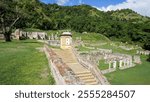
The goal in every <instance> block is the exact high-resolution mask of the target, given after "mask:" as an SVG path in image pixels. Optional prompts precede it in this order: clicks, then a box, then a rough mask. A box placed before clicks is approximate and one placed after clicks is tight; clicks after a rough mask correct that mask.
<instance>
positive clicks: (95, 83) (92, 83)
mask: <svg viewBox="0 0 150 102" xmlns="http://www.w3.org/2000/svg"><path fill="white" fill-rule="evenodd" d="M85 85H98V82H97V81H95V82H90V83H85Z"/></svg>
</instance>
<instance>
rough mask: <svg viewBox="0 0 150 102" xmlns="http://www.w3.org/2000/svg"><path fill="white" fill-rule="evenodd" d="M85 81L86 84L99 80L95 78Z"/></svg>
mask: <svg viewBox="0 0 150 102" xmlns="http://www.w3.org/2000/svg"><path fill="white" fill-rule="evenodd" d="M83 82H84V83H85V84H86V83H92V82H97V80H96V79H95V78H94V79H88V80H83Z"/></svg>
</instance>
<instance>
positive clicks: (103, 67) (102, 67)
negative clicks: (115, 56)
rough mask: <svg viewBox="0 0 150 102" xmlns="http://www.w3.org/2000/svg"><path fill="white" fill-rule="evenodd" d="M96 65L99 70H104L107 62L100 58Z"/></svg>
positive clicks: (106, 67)
mask: <svg viewBox="0 0 150 102" xmlns="http://www.w3.org/2000/svg"><path fill="white" fill-rule="evenodd" d="M98 67H99V69H100V70H105V69H108V68H109V64H105V60H100V61H99V66H98Z"/></svg>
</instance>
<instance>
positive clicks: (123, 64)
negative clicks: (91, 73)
mask: <svg viewBox="0 0 150 102" xmlns="http://www.w3.org/2000/svg"><path fill="white" fill-rule="evenodd" d="M104 60H105V63H107V64H109V67H108V69H106V70H104V71H102V72H103V73H108V72H113V71H116V68H117V67H118V68H119V69H120V70H123V69H127V68H131V67H134V66H135V64H134V63H133V59H132V56H131V55H125V54H118V53H114V54H106V55H105V57H104Z"/></svg>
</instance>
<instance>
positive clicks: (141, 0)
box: [40, 0, 150, 17]
mask: <svg viewBox="0 0 150 102" xmlns="http://www.w3.org/2000/svg"><path fill="white" fill-rule="evenodd" d="M40 1H42V2H44V3H50V4H53V3H57V4H58V5H62V6H72V5H80V4H88V5H91V6H93V7H95V8H97V9H98V10H102V11H111V10H117V9H127V8H129V9H132V10H134V11H135V12H137V13H139V14H141V15H143V16H149V17H150V6H149V5H150V0H40Z"/></svg>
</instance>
